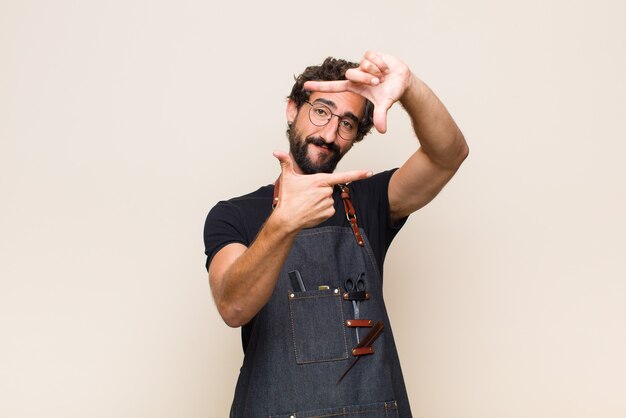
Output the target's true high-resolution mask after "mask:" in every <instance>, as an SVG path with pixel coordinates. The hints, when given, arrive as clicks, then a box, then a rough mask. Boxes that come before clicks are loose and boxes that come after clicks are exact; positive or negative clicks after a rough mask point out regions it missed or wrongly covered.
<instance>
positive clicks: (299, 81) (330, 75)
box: [287, 57, 374, 142]
mask: <svg viewBox="0 0 626 418" xmlns="http://www.w3.org/2000/svg"><path fill="white" fill-rule="evenodd" d="M358 66H359V64H357V63H355V62H349V61H346V60H342V59H337V58H333V57H328V58H326V59H325V60H324V62H323V63H322V65H314V66H310V67H307V68H305V70H304V72H303V73H302V74H300V75H299V76H297V77H294V79H295V80H296V82H295V83H294V85H293V87H292V88H291V94H289V96H288V97H287V98H288V99H291V100H293V101H294V102H295V103H296V105H297V107H298V109H300V107H302V105H303V104H304V102H306V101H307V100H309V97H310V96H311V92H310V91H307V90H305V89H304V83H305V82H307V81H336V80H345V79H346V70H348V69H350V68H356V67H358ZM373 114H374V104H373V103H372V102H370V101H369V100H367V99H365V111H364V112H363V117H362V118H361V121H360V122H359V133H358V135H357V137H356V138H355V139H354V142H358V141H361V140H362V139H363V137H364V136H365V135H367V134H368V133H369V131H370V130H371V129H372V125H373V124H374V122H373ZM287 134H289V129H288V130H287Z"/></svg>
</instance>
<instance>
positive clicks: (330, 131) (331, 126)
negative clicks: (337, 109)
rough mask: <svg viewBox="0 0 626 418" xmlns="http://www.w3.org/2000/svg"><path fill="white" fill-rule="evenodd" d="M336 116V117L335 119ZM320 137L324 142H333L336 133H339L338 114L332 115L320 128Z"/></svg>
mask: <svg viewBox="0 0 626 418" xmlns="http://www.w3.org/2000/svg"><path fill="white" fill-rule="evenodd" d="M335 118H337V119H335ZM320 133H321V135H320V136H321V137H322V139H323V140H324V142H326V143H329V144H330V143H333V142H335V140H336V139H337V135H338V134H339V116H337V115H332V116H331V117H330V120H329V121H328V123H327V124H326V125H324V127H323V128H322V132H320Z"/></svg>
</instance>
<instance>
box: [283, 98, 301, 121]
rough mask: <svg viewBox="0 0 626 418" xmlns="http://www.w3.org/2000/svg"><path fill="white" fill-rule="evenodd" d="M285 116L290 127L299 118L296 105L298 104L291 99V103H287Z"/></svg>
mask: <svg viewBox="0 0 626 418" xmlns="http://www.w3.org/2000/svg"><path fill="white" fill-rule="evenodd" d="M285 116H286V117H287V123H288V124H289V125H291V124H292V123H293V122H294V121H295V120H296V116H298V106H297V105H296V102H294V101H293V100H292V99H289V101H288V102H287V108H286V109H285Z"/></svg>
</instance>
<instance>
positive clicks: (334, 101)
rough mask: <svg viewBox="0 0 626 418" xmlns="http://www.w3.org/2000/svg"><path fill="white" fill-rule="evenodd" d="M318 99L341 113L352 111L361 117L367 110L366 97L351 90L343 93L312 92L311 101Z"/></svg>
mask: <svg viewBox="0 0 626 418" xmlns="http://www.w3.org/2000/svg"><path fill="white" fill-rule="evenodd" d="M318 100H319V101H321V102H323V103H324V104H325V105H327V106H328V107H330V108H331V110H332V111H333V112H335V113H337V114H340V115H343V114H345V113H352V114H354V115H356V116H357V117H358V118H359V119H361V118H362V117H363V112H364V111H365V98H363V96H360V95H358V94H356V93H352V92H350V91H346V92H341V93H326V92H319V91H315V92H312V93H311V96H309V101H310V102H311V103H314V102H315V101H318Z"/></svg>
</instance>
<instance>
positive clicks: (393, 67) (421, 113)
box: [305, 51, 468, 222]
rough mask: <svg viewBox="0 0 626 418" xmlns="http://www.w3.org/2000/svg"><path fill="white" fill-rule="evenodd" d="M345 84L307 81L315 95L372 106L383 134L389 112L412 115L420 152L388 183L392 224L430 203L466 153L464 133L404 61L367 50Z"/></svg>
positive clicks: (350, 71) (348, 75) (417, 151)
mask: <svg viewBox="0 0 626 418" xmlns="http://www.w3.org/2000/svg"><path fill="white" fill-rule="evenodd" d="M346 78H347V80H344V81H330V82H307V83H306V84H305V88H307V89H309V90H317V91H331V92H340V91H352V92H354V93H358V94H360V95H362V96H363V97H365V98H367V99H368V100H370V101H371V102H372V103H374V126H375V127H376V129H377V130H378V131H379V132H381V133H385V132H386V130H387V120H386V119H387V111H388V110H389V108H391V106H392V105H393V104H394V103H396V102H398V101H399V102H400V103H401V104H402V106H403V107H404V109H405V110H406V111H407V113H408V114H409V116H410V117H411V121H412V123H413V129H414V131H415V134H416V136H417V138H418V140H419V142H420V145H421V147H420V148H418V149H417V150H416V151H415V152H414V153H413V154H412V155H411V156H410V157H409V159H408V160H407V161H406V162H405V163H404V164H403V165H402V167H400V169H398V170H397V171H396V172H395V173H394V175H393V176H392V178H391V180H390V182H389V206H390V210H391V219H392V221H393V222H395V221H398V220H399V219H402V218H403V217H405V216H408V215H409V214H411V213H412V212H415V211H416V210H418V209H420V208H421V207H423V206H424V205H426V204H427V203H428V202H430V201H431V200H432V199H433V198H434V197H435V196H436V195H437V194H438V193H439V192H440V191H441V189H442V188H443V187H444V186H445V184H446V183H447V182H448V181H449V180H450V179H451V178H452V176H453V175H454V173H455V172H456V171H457V170H458V168H459V167H460V165H461V163H462V162H463V160H464V159H465V158H466V156H467V154H468V147H467V143H466V142H465V139H464V137H463V134H462V133H461V131H460V130H459V128H458V127H457V125H456V123H455V122H454V120H453V119H452V117H451V116H450V114H449V113H448V111H447V110H446V108H445V107H444V105H443V104H442V103H441V102H440V101H439V99H438V98H437V96H435V94H434V93H433V92H432V91H431V90H430V89H429V88H428V86H426V84H424V83H423V82H422V81H421V80H420V79H419V78H417V77H416V76H415V75H414V74H413V73H412V72H411V70H410V69H409V68H408V67H407V66H406V64H404V63H403V62H401V61H400V60H398V59H396V58H395V57H392V56H390V55H383V54H380V53H377V52H373V51H368V52H367V53H366V54H365V56H364V57H363V59H362V60H361V62H360V64H359V67H358V68H354V69H350V70H348V71H347V72H346Z"/></svg>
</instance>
